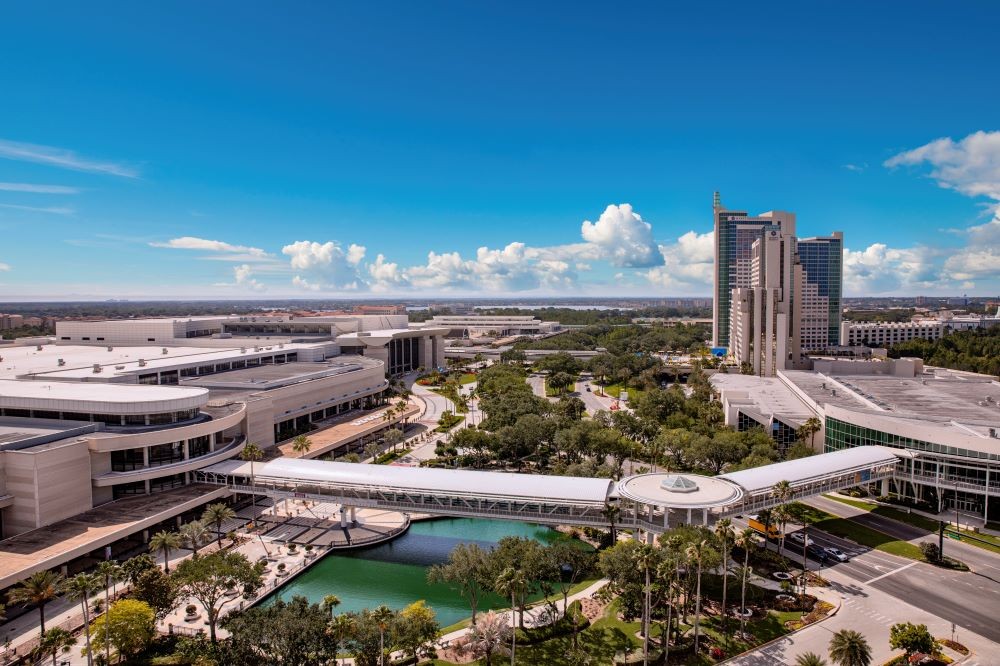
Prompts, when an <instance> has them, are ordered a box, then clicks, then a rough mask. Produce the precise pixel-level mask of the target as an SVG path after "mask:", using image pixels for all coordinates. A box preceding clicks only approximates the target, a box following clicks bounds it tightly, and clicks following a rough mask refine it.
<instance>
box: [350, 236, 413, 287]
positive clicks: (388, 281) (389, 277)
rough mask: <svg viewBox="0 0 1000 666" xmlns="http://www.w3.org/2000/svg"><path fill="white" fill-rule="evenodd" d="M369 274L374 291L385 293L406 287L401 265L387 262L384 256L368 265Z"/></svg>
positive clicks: (378, 257)
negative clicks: (395, 288)
mask: <svg viewBox="0 0 1000 666" xmlns="http://www.w3.org/2000/svg"><path fill="white" fill-rule="evenodd" d="M352 247H354V246H352ZM348 254H350V251H348ZM368 274H369V275H370V276H371V278H372V282H371V288H372V291H379V292H385V291H389V290H391V289H392V288H394V287H401V286H405V285H406V276H404V275H403V272H402V271H401V270H400V269H399V264H397V263H396V262H392V261H386V260H385V256H384V255H382V254H379V255H378V256H377V257H375V263H373V264H368Z"/></svg>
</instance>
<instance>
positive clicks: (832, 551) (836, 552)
mask: <svg viewBox="0 0 1000 666" xmlns="http://www.w3.org/2000/svg"><path fill="white" fill-rule="evenodd" d="M824 550H826V554H827V555H829V556H830V557H832V558H833V559H835V560H837V561H838V562H846V561H847V560H848V559H849V558H848V557H847V554H846V553H845V552H844V551H842V550H840V549H839V548H826V549H824Z"/></svg>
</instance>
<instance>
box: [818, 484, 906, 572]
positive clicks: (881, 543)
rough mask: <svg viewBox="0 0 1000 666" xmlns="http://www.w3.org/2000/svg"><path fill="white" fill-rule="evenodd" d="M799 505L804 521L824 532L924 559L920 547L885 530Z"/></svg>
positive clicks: (888, 551) (886, 550)
mask: <svg viewBox="0 0 1000 666" xmlns="http://www.w3.org/2000/svg"><path fill="white" fill-rule="evenodd" d="M831 499H839V498H831ZM853 501H854V500H852V502H853ZM845 503H846V502H845ZM799 506H800V507H801V508H800V511H802V515H803V516H804V517H805V519H806V522H807V523H809V524H810V525H812V526H813V527H816V528H818V529H821V530H823V531H824V532H828V533H830V534H833V535H834V536H839V537H841V538H844V539H850V540H851V541H853V542H855V543H858V544H861V545H862V546H868V547H869V548H874V549H875V550H881V551H883V552H886V553H891V554H893V555H899V556H900V557H906V558H909V559H911V560H918V561H921V562H923V561H924V556H923V554H922V553H921V552H920V548H918V547H917V546H914V545H913V544H912V543H909V542H908V541H902V540H900V539H896V538H895V537H892V536H890V535H888V534H886V533H885V532H880V531H879V530H876V529H873V528H871V527H868V526H867V525H862V524H861V523H857V522H855V521H853V520H851V519H850V518H838V517H836V516H834V515H833V514H831V513H828V512H826V511H823V510H822V509H817V508H815V507H811V506H808V505H805V504H799ZM859 508H861V507H859Z"/></svg>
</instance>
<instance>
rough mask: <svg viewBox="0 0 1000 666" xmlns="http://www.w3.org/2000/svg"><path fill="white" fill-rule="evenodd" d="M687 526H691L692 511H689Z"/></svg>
mask: <svg viewBox="0 0 1000 666" xmlns="http://www.w3.org/2000/svg"><path fill="white" fill-rule="evenodd" d="M687 524H688V525H690V524H691V509H688V521H687Z"/></svg>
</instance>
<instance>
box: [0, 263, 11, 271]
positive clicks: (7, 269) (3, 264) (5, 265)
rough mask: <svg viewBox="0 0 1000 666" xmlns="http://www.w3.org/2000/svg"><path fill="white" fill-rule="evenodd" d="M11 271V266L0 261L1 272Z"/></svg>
mask: <svg viewBox="0 0 1000 666" xmlns="http://www.w3.org/2000/svg"><path fill="white" fill-rule="evenodd" d="M9 270H10V264H5V263H4V262H2V261H0V271H9Z"/></svg>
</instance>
